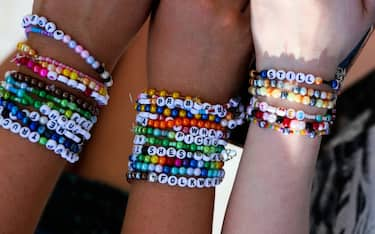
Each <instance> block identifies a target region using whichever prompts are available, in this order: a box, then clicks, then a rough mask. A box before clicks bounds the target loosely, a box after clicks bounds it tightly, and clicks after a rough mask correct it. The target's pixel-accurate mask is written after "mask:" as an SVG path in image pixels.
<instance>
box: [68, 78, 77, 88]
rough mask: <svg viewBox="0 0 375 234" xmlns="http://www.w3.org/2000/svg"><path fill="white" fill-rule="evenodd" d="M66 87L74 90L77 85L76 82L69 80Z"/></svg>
mask: <svg viewBox="0 0 375 234" xmlns="http://www.w3.org/2000/svg"><path fill="white" fill-rule="evenodd" d="M67 85H68V86H69V87H72V88H76V87H77V85H78V82H77V81H76V80H69V81H68V84H67Z"/></svg>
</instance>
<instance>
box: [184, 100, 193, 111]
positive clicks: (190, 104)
mask: <svg viewBox="0 0 375 234" xmlns="http://www.w3.org/2000/svg"><path fill="white" fill-rule="evenodd" d="M193 106H194V102H193V100H191V99H186V100H185V101H184V108H185V110H190V109H192V108H193Z"/></svg>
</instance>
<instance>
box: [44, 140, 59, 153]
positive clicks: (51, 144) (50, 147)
mask: <svg viewBox="0 0 375 234" xmlns="http://www.w3.org/2000/svg"><path fill="white" fill-rule="evenodd" d="M56 147H57V142H56V141H54V140H48V141H47V143H46V148H47V149H48V150H52V151H54V150H55V149H56Z"/></svg>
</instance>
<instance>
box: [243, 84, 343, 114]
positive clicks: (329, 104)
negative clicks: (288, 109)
mask: <svg viewBox="0 0 375 234" xmlns="http://www.w3.org/2000/svg"><path fill="white" fill-rule="evenodd" d="M248 91H249V93H250V94H252V95H254V96H263V97H273V98H278V99H284V100H288V101H290V102H296V103H301V104H303V105H307V106H311V107H317V108H324V109H333V108H334V106H335V104H336V100H335V101H326V100H322V99H316V98H310V97H309V96H302V95H299V94H297V95H296V94H295V93H294V92H283V91H282V90H281V89H277V88H267V89H266V88H255V87H250V88H249V90H248Z"/></svg>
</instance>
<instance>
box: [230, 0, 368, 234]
mask: <svg viewBox="0 0 375 234" xmlns="http://www.w3.org/2000/svg"><path fill="white" fill-rule="evenodd" d="M374 9H375V8H374V1H359V0H344V1H343V0H330V1H315V0H302V1H300V0H298V1H288V2H285V1H277V0H254V1H251V22H252V30H253V38H254V47H255V51H256V59H257V65H256V66H257V69H258V70H261V69H267V68H278V69H285V70H294V71H301V72H306V73H312V74H315V75H319V76H322V77H324V78H325V79H332V78H333V76H334V73H335V69H336V67H337V65H338V64H339V62H340V61H341V60H342V59H344V57H345V56H346V55H347V54H348V53H349V51H350V50H351V49H352V48H353V47H354V46H355V44H356V43H357V42H358V41H359V39H360V38H361V37H362V35H364V33H365V32H366V30H367V29H368V28H369V27H370V25H371V24H372V23H373V22H374V12H373V10H374ZM267 15H272V17H264V16H267ZM302 25H303V27H302ZM337 35H340V36H339V37H338V36H337ZM275 36H276V37H275ZM263 100H266V101H267V102H269V103H271V104H272V105H277V106H280V105H281V106H286V107H292V108H297V109H303V110H305V111H307V112H310V113H314V112H315V113H322V111H321V110H317V109H313V108H309V107H305V106H300V105H292V104H291V103H288V102H284V101H279V100H275V99H272V98H266V99H263ZM320 141H321V139H320V138H316V139H308V138H307V137H300V136H283V135H282V134H280V133H278V132H274V131H271V130H262V129H260V128H258V127H257V126H253V125H251V126H250V129H249V132H248V136H247V140H246V144H245V147H244V153H243V156H242V160H241V163H240V167H239V171H238V174H237V178H236V182H235V185H234V189H233V192H232V196H231V198H230V203H229V208H228V211H227V214H226V219H225V223H224V231H223V233H236V234H241V233H246V234H249V233H267V234H273V233H275V234H276V233H278V234H280V233H281V234H284V233H285V234H286V233H288V234H301V233H308V230H309V224H308V217H309V201H310V189H311V182H312V178H313V175H314V169H315V162H316V158H317V153H318V150H319V146H320ZM269 145H272V147H269ZM244 198H246V199H244Z"/></svg>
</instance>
